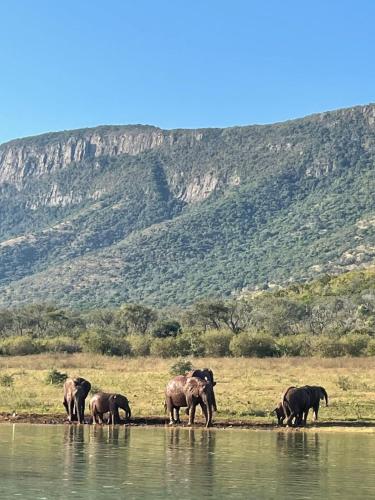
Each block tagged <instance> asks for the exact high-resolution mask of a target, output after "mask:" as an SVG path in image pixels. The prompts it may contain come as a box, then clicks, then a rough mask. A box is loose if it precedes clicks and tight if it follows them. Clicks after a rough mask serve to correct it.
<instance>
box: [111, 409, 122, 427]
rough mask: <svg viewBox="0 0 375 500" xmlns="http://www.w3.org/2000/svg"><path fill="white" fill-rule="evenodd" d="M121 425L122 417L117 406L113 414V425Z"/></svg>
mask: <svg viewBox="0 0 375 500" xmlns="http://www.w3.org/2000/svg"><path fill="white" fill-rule="evenodd" d="M119 423H120V415H119V412H118V408H117V406H115V408H113V412H112V425H119Z"/></svg>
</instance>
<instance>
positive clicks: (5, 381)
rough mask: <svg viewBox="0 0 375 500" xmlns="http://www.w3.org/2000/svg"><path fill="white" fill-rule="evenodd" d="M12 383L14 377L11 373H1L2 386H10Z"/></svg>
mask: <svg viewBox="0 0 375 500" xmlns="http://www.w3.org/2000/svg"><path fill="white" fill-rule="evenodd" d="M13 383H14V378H13V376H12V375H7V374H5V375H1V376H0V385H1V386H2V387H12V386H13Z"/></svg>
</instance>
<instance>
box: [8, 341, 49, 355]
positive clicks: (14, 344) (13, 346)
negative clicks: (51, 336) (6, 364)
mask: <svg viewBox="0 0 375 500" xmlns="http://www.w3.org/2000/svg"><path fill="white" fill-rule="evenodd" d="M41 350H42V349H41V348H40V346H38V344H37V342H35V341H34V340H33V339H32V338H31V337H26V336H25V337H22V336H20V337H11V338H8V339H5V340H3V341H2V342H1V344H0V353H1V354H3V355H6V356H26V355H27V354H37V353H39V352H41Z"/></svg>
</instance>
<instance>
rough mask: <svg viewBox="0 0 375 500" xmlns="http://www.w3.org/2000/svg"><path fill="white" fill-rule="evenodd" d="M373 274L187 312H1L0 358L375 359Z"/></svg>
mask: <svg viewBox="0 0 375 500" xmlns="http://www.w3.org/2000/svg"><path fill="white" fill-rule="evenodd" d="M374 285H375V270H374V269H369V270H366V271H356V272H351V273H346V274H343V275H341V276H337V277H331V276H323V277H322V278H320V279H319V280H315V281H313V282H312V283H309V284H303V285H291V286H290V287H289V288H287V289H282V290H277V291H274V292H260V293H257V294H247V295H245V296H243V297H241V298H237V299H233V300H216V299H207V300H202V301H199V302H196V303H195V304H193V305H192V306H191V307H189V308H187V309H180V308H175V309H168V310H158V311H157V310H155V309H152V308H150V307H147V306H145V305H142V304H124V305H123V306H122V307H119V308H113V309H110V308H106V309H96V310H89V311H78V310H70V309H62V308H59V307H57V306H55V305H51V304H32V305H27V306H23V307H18V308H13V309H3V310H0V353H1V354H2V355H22V354H33V353H40V352H45V351H48V352H51V351H55V352H67V353H73V352H80V351H86V352H95V353H101V354H108V355H119V356H148V355H152V356H157V357H177V356H258V357H265V356H311V355H320V356H327V357H335V356H344V355H349V356H360V355H375V286H374Z"/></svg>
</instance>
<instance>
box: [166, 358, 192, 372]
mask: <svg viewBox="0 0 375 500" xmlns="http://www.w3.org/2000/svg"><path fill="white" fill-rule="evenodd" d="M192 369H193V365H192V363H191V361H189V360H187V359H179V360H178V361H176V363H173V365H172V366H171V368H170V370H169V373H170V375H172V376H173V375H185V373H186V372H189V371H190V370H192Z"/></svg>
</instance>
